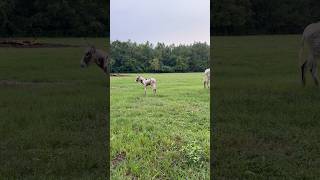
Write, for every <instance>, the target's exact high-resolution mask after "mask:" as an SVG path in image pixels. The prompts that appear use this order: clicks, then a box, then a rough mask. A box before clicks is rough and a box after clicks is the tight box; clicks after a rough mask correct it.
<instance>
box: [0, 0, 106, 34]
mask: <svg viewBox="0 0 320 180" xmlns="http://www.w3.org/2000/svg"><path fill="white" fill-rule="evenodd" d="M108 7H109V2H108V0H1V1H0V37H17V36H20V37H22V36H24V37H27V36H28V37H30V36H33V37H40V36H61V37H67V36H74V37H77V36H94V37H99V36H108V35H109V28H108V27H109V8H108Z"/></svg>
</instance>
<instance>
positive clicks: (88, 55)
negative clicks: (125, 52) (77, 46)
mask: <svg viewBox="0 0 320 180" xmlns="http://www.w3.org/2000/svg"><path fill="white" fill-rule="evenodd" d="M91 62H95V63H96V64H97V65H98V66H99V67H100V68H101V69H102V70H103V71H104V72H105V73H107V70H108V55H107V53H106V52H104V51H102V50H100V49H96V48H95V47H94V46H91V47H89V48H87V49H86V50H85V54H84V56H83V57H82V59H81V63H80V66H81V67H82V68H85V67H88V66H89V64H90V63H91Z"/></svg>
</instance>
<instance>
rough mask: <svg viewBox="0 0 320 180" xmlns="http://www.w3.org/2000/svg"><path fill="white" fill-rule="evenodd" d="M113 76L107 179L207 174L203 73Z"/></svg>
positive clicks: (206, 97) (206, 105) (206, 101)
mask: <svg viewBox="0 0 320 180" xmlns="http://www.w3.org/2000/svg"><path fill="white" fill-rule="evenodd" d="M143 76H144V77H154V78H156V79H157V83H158V89H157V93H158V94H157V96H153V95H152V90H151V89H150V88H148V91H147V96H146V97H144V90H143V86H142V85H141V84H139V83H136V82H135V77H136V74H129V75H128V76H123V77H112V78H111V123H110V125H111V157H110V158H111V179H134V178H139V179H209V143H210V142H209V140H210V139H209V135H210V131H209V130H210V129H209V128H210V127H209V97H210V95H209V89H204V88H203V86H202V74H201V73H181V74H143Z"/></svg>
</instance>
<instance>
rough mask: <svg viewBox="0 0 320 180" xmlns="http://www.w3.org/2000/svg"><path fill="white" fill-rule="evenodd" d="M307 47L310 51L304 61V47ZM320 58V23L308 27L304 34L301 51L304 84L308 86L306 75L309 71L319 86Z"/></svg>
mask: <svg viewBox="0 0 320 180" xmlns="http://www.w3.org/2000/svg"><path fill="white" fill-rule="evenodd" d="M305 44H306V45H307V48H308V49H309V52H308V56H307V58H306V59H303V50H304V45H305ZM319 57H320V22H317V23H313V24H310V25H308V26H307V27H306V28H305V29H304V31H303V34H302V41H301V49H300V61H301V63H302V64H301V66H300V68H301V80H302V84H303V85H305V84H306V78H305V73H306V71H307V70H308V69H309V70H310V72H311V75H312V78H313V80H314V83H315V84H316V85H317V86H318V85H319V79H318V76H317V73H318V67H317V64H318V62H317V61H318V59H319Z"/></svg>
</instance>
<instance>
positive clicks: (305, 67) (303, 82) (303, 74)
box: [301, 60, 308, 86]
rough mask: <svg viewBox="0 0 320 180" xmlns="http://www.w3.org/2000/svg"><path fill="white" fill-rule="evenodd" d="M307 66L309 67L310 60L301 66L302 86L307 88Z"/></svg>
mask: <svg viewBox="0 0 320 180" xmlns="http://www.w3.org/2000/svg"><path fill="white" fill-rule="evenodd" d="M307 66H308V60H306V61H305V62H304V63H303V64H302V65H301V82H302V85H303V86H305V85H306V76H305V74H306V70H307Z"/></svg>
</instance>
